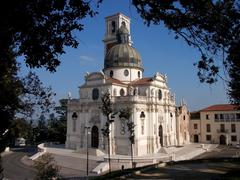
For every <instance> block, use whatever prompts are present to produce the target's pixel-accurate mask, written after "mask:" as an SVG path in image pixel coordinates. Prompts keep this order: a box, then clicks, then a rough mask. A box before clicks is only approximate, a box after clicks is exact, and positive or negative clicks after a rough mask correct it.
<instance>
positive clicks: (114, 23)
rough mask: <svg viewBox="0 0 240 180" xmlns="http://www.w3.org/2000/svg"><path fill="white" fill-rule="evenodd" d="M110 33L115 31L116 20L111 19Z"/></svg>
mask: <svg viewBox="0 0 240 180" xmlns="http://www.w3.org/2000/svg"><path fill="white" fill-rule="evenodd" d="M111 25H112V27H111V28H112V33H115V31H116V22H115V21H112V24H111Z"/></svg>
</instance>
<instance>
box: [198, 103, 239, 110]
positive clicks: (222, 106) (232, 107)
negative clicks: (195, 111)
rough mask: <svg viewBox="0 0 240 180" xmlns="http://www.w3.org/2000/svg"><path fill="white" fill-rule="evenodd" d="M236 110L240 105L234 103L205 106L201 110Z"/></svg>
mask: <svg viewBox="0 0 240 180" xmlns="http://www.w3.org/2000/svg"><path fill="white" fill-rule="evenodd" d="M236 110H240V106H238V105H233V104H216V105H212V106H209V107H207V108H204V109H202V110H200V111H236Z"/></svg>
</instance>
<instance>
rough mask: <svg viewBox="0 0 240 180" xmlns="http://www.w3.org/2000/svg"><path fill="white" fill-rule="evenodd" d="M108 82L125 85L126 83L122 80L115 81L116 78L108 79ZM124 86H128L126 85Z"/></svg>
mask: <svg viewBox="0 0 240 180" xmlns="http://www.w3.org/2000/svg"><path fill="white" fill-rule="evenodd" d="M107 81H108V82H110V83H116V84H124V83H123V82H121V81H120V80H118V79H114V78H111V77H109V78H107ZM124 85H126V84H124Z"/></svg>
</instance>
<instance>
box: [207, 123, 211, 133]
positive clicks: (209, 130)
mask: <svg viewBox="0 0 240 180" xmlns="http://www.w3.org/2000/svg"><path fill="white" fill-rule="evenodd" d="M206 128H207V132H211V126H210V124H207V127H206Z"/></svg>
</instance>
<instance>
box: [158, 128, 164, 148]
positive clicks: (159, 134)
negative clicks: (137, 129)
mask: <svg viewBox="0 0 240 180" xmlns="http://www.w3.org/2000/svg"><path fill="white" fill-rule="evenodd" d="M158 136H159V142H160V144H161V146H163V128H162V125H160V126H159V127H158Z"/></svg>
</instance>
